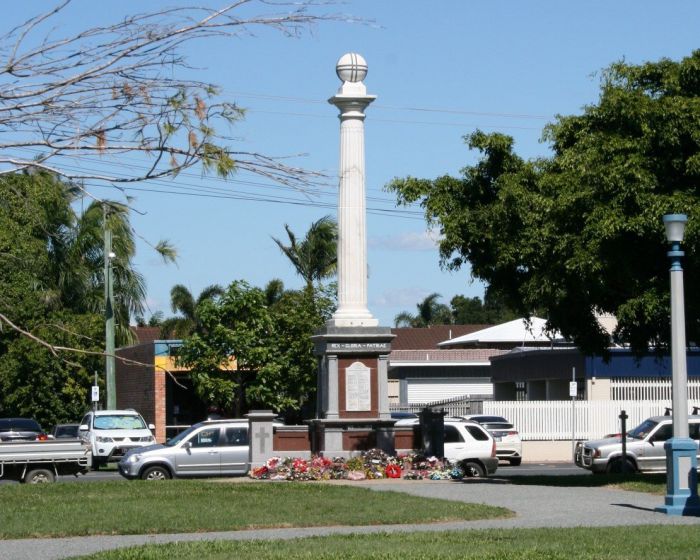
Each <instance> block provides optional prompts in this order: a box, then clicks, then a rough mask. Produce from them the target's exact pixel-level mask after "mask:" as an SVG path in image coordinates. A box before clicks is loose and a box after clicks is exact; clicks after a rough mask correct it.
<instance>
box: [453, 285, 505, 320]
mask: <svg viewBox="0 0 700 560" xmlns="http://www.w3.org/2000/svg"><path fill="white" fill-rule="evenodd" d="M450 307H451V308H452V320H453V322H454V323H455V324H456V325H496V324H498V323H505V322H507V321H512V320H513V319H517V318H518V315H517V313H515V312H513V311H511V310H510V309H508V308H507V307H506V306H505V305H503V303H502V301H501V300H500V299H499V298H497V297H495V296H493V295H492V291H491V290H486V295H485V296H484V301H481V298H479V297H472V298H468V297H465V296H462V295H457V296H454V297H453V298H452V299H451V300H450Z"/></svg>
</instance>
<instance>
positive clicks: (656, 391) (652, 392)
mask: <svg viewBox="0 0 700 560" xmlns="http://www.w3.org/2000/svg"><path fill="white" fill-rule="evenodd" d="M610 398H611V399H612V400H621V401H626V400H630V401H632V400H634V401H656V400H671V380H670V379H654V378H648V377H631V378H630V377H624V378H623V377H613V378H611V379H610ZM688 400H694V401H698V402H700V379H688Z"/></svg>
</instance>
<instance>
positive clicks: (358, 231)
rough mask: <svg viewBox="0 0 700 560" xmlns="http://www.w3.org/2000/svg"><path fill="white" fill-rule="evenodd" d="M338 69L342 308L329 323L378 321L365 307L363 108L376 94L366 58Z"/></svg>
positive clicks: (348, 60)
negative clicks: (371, 89)
mask: <svg viewBox="0 0 700 560" xmlns="http://www.w3.org/2000/svg"><path fill="white" fill-rule="evenodd" d="M336 73H337V74H338V78H340V80H341V81H342V82H343V85H342V86H341V87H340V89H339V90H338V93H337V94H336V95H335V96H333V97H331V98H330V99H329V100H328V102H329V103H331V104H333V105H335V106H336V107H337V108H338V110H339V111H340V164H339V169H338V171H339V180H340V184H339V192H338V309H337V310H336V311H335V313H334V314H333V317H332V318H331V320H330V321H329V322H328V324H329V325H330V326H335V327H376V326H377V325H379V321H378V320H377V319H375V318H374V317H373V316H372V314H371V313H370V312H369V310H368V309H367V232H366V223H365V216H366V210H365V129H364V120H365V113H364V111H365V109H366V108H367V106H368V105H369V104H370V103H372V101H374V100H375V99H376V98H377V96H376V95H367V88H366V87H365V85H364V83H362V80H363V79H364V78H365V76H366V75H367V63H366V62H365V60H364V59H363V58H362V57H361V56H360V55H358V54H355V53H348V54H345V55H343V56H342V57H340V60H338V64H337V65H336Z"/></svg>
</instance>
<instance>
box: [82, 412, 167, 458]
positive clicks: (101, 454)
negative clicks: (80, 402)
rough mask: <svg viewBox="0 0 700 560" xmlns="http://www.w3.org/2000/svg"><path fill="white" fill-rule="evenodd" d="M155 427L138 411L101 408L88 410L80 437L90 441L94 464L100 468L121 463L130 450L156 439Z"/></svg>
mask: <svg viewBox="0 0 700 560" xmlns="http://www.w3.org/2000/svg"><path fill="white" fill-rule="evenodd" d="M151 430H155V426H154V425H153V424H149V425H148V426H146V422H144V420H143V418H142V417H141V415H140V414H139V413H138V412H136V411H135V410H97V411H94V412H88V413H87V414H86V415H85V416H84V417H83V419H82V421H81V422H80V427H79V428H78V437H80V439H82V440H83V441H85V442H87V443H89V444H90V447H91V449H92V465H93V467H94V468H99V466H100V465H106V464H107V463H109V462H117V461H119V459H121V458H122V457H123V456H124V455H125V454H126V452H127V451H129V450H130V449H133V448H135V447H143V446H144V445H151V444H153V443H155V442H156V438H155V437H153V434H152V433H151Z"/></svg>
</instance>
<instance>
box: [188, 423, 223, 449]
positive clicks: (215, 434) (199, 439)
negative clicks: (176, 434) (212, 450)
mask: <svg viewBox="0 0 700 560" xmlns="http://www.w3.org/2000/svg"><path fill="white" fill-rule="evenodd" d="M190 441H191V442H192V447H214V446H215V445H216V444H217V443H219V427H218V426H217V427H216V428H205V429H204V430H201V431H200V432H198V433H197V434H196V435H195V436H194V437H193V438H192V439H191V440H190Z"/></svg>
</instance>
